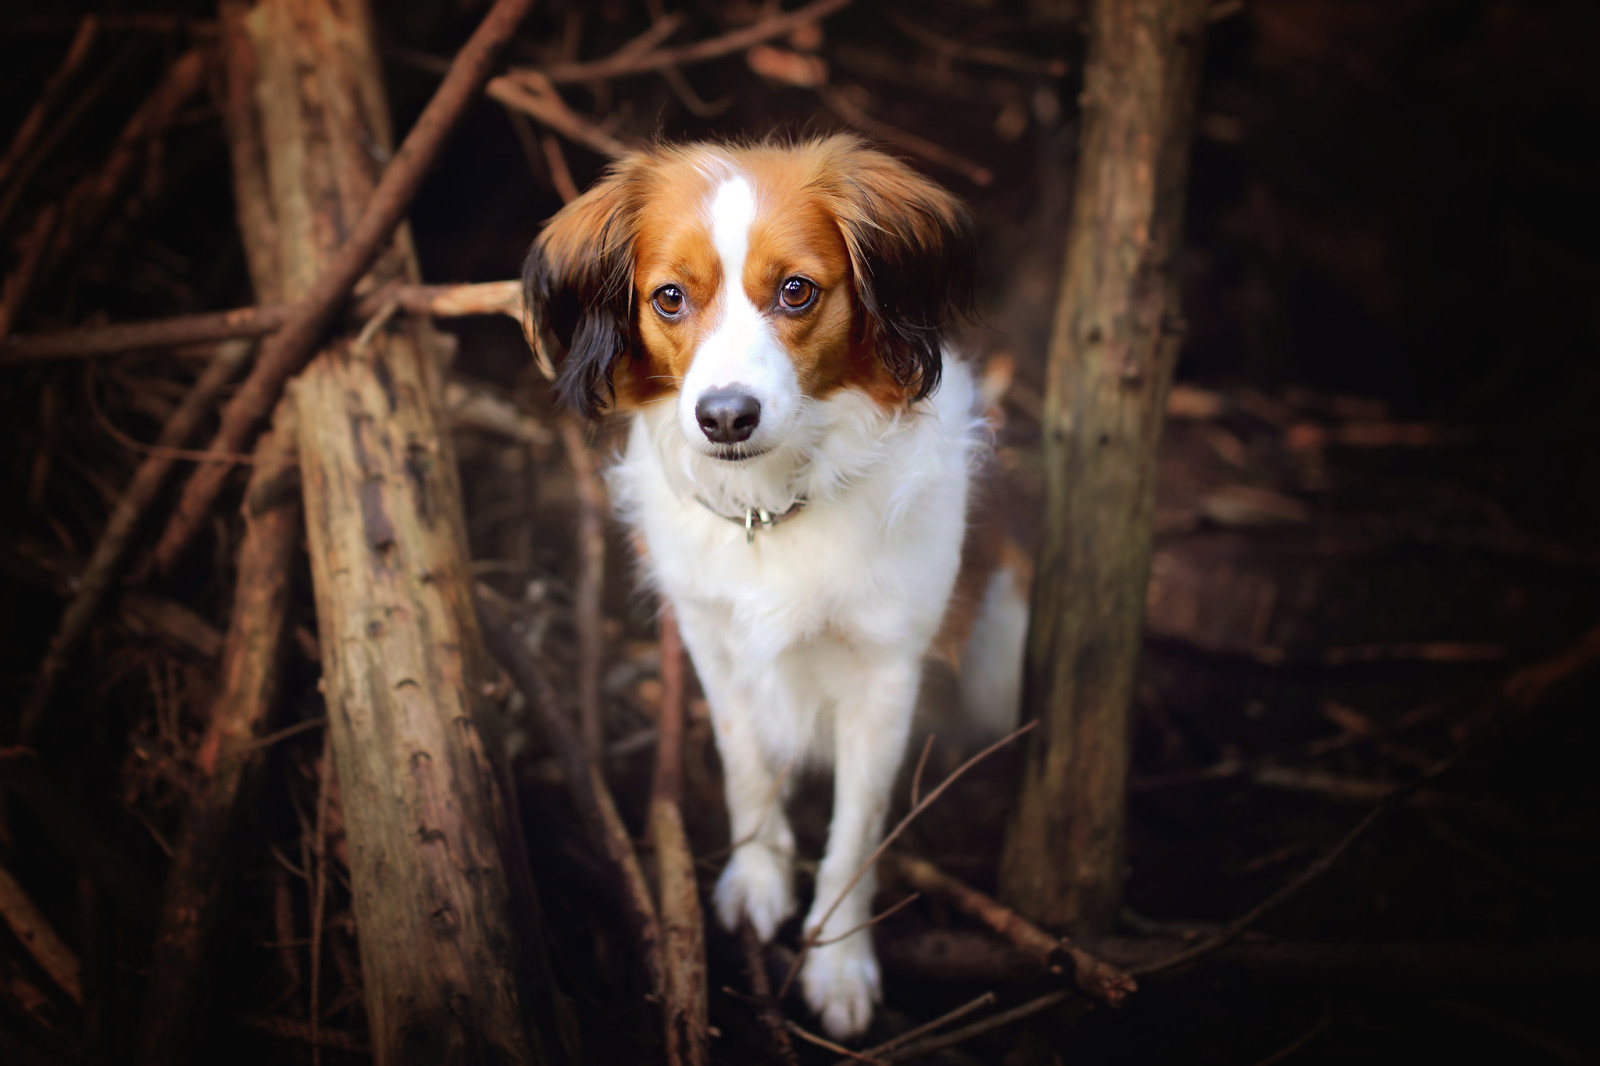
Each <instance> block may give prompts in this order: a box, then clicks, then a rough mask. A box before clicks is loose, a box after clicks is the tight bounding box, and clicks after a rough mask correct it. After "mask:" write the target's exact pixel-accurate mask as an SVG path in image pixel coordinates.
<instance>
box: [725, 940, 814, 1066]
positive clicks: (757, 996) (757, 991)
mask: <svg viewBox="0 0 1600 1066" xmlns="http://www.w3.org/2000/svg"><path fill="white" fill-rule="evenodd" d="M739 946H740V948H741V949H743V951H744V968H745V971H746V972H747V973H748V974H749V975H750V992H751V994H752V996H753V998H754V1000H755V1007H756V1017H757V1018H758V1019H760V1021H761V1024H762V1025H764V1026H766V1029H767V1035H769V1036H770V1037H771V1038H772V1046H773V1047H774V1048H775V1049H777V1052H778V1061H779V1062H780V1063H782V1064H783V1066H800V1056H798V1055H796V1054H795V1052H794V1044H793V1043H791V1042H790V1040H789V1030H788V1029H786V1028H785V1027H784V1024H783V1021H784V1019H783V1011H782V1009H781V1008H779V1006H778V1004H777V1002H776V1001H775V1000H774V999H773V998H772V981H771V979H770V978H769V977H768V976H767V964H766V957H765V954H764V952H763V951H762V943H761V937H760V935H759V934H758V933H757V932H756V930H755V926H753V925H751V924H750V922H749V921H748V920H746V921H743V922H740V923H739Z"/></svg>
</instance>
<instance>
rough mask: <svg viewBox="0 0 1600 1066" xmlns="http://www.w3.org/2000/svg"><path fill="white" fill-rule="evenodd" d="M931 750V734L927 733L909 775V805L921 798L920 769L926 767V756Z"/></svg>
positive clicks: (915, 803)
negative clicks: (915, 765)
mask: <svg viewBox="0 0 1600 1066" xmlns="http://www.w3.org/2000/svg"><path fill="white" fill-rule="evenodd" d="M932 752H933V734H932V733H929V734H928V739H927V741H926V742H924V743H923V745H922V754H921V755H920V756H918V757H917V768H916V770H915V771H914V772H913V773H912V775H911V806H913V807H915V806H916V805H917V801H918V800H920V799H921V798H922V771H924V770H926V769H927V768H928V756H929V755H930V754H932Z"/></svg>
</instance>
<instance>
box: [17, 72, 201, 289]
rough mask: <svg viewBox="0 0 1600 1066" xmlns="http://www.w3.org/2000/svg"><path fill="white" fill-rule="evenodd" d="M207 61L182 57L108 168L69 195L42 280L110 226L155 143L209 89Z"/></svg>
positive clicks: (128, 129) (125, 133) (127, 129)
mask: <svg viewBox="0 0 1600 1066" xmlns="http://www.w3.org/2000/svg"><path fill="white" fill-rule="evenodd" d="M207 56H208V51H207V50H205V49H200V48H194V49H191V50H189V51H188V52H185V53H184V54H183V55H181V56H179V57H178V59H177V60H176V61H174V62H173V64H172V66H171V67H169V68H168V69H167V71H166V73H165V74H163V75H162V77H161V80H160V81H159V82H158V83H157V84H156V87H155V88H154V89H152V90H151V92H150V95H149V96H148V97H147V98H146V99H145V100H144V102H143V103H141V104H140V105H139V109H138V110H137V111H135V112H134V113H133V116H132V117H131V118H130V119H129V120H128V123H127V125H126V126H124V127H123V129H122V133H121V134H120V135H119V136H118V137H117V140H116V143H115V144H113V145H112V148H111V152H110V155H109V156H107V158H106V160H105V162H103V163H101V164H100V166H99V167H97V168H96V169H95V171H94V173H92V174H90V175H88V176H87V177H85V178H83V179H82V180H81V181H79V182H78V184H77V185H75V186H73V188H72V191H71V192H69V193H68V194H67V196H66V199H65V200H64V201H63V202H62V208H61V221H62V225H61V227H60V229H59V230H57V232H56V235H55V239H54V240H53V241H51V243H50V251H49V254H48V255H47V257H46V259H45V262H44V266H43V268H42V270H41V277H42V278H48V277H49V276H50V275H52V274H53V273H54V272H55V271H56V270H57V269H59V268H60V267H62V266H63V265H64V264H65V263H66V262H67V261H68V259H70V258H71V256H72V253H73V252H75V251H76V250H77V249H78V248H79V247H80V246H81V245H82V244H84V243H85V242H86V241H88V240H90V239H91V238H93V236H94V235H95V233H96V232H97V231H98V230H99V229H100V227H101V226H102V225H103V224H104V223H105V221H106V218H107V216H108V215H109V214H110V212H111V209H112V207H113V206H114V205H115V204H116V203H117V202H118V197H120V196H121V194H122V192H123V190H124V189H125V188H126V187H127V184H128V182H129V181H131V180H132V179H133V176H134V174H135V171H136V168H137V165H138V163H139V160H140V159H141V158H143V156H144V153H145V152H146V151H147V149H148V145H149V143H150V140H151V138H153V137H156V136H158V135H159V134H161V133H162V132H163V131H164V130H165V129H167V127H169V126H170V125H172V122H173V120H174V119H175V118H176V117H177V115H178V114H179V112H180V111H182V110H183V108H184V107H186V106H187V105H188V103H189V101H190V99H192V98H193V97H194V96H195V95H197V94H198V93H199V92H200V90H201V89H202V88H204V86H205V76H206V67H207Z"/></svg>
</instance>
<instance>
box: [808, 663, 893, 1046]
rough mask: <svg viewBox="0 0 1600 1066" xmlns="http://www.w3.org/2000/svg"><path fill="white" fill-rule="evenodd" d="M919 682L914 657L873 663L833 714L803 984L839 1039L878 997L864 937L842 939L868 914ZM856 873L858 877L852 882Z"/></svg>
mask: <svg viewBox="0 0 1600 1066" xmlns="http://www.w3.org/2000/svg"><path fill="white" fill-rule="evenodd" d="M920 678H921V666H920V663H919V661H918V660H917V659H915V658H910V659H897V660H895V661H890V662H887V663H878V664H873V665H872V666H870V667H869V668H868V669H867V670H866V671H865V674H864V676H863V677H862V678H861V684H860V685H859V686H858V687H855V688H854V689H853V690H852V695H850V697H849V698H847V699H842V700H840V701H839V704H838V706H837V709H836V718H835V720H834V745H835V752H834V760H835V761H834V786H833V824H832V825H831V826H830V827H829V829H828V849H827V853H826V854H825V855H824V856H823V859H822V865H821V867H820V868H819V869H818V871H817V895H816V899H815V900H814V901H813V903H812V905H811V913H810V914H809V915H808V916H807V917H806V922H805V929H806V933H807V934H808V935H811V934H812V933H813V932H815V935H816V942H817V944H818V946H816V947H813V948H812V949H811V951H810V954H809V956H808V957H807V959H806V963H805V969H804V970H803V971H802V973H801V982H802V984H803V986H804V988H805V994H806V1001H807V1002H808V1003H810V1004H811V1008H812V1009H813V1010H815V1011H816V1012H817V1013H818V1014H819V1015H821V1017H822V1024H823V1027H824V1028H826V1029H827V1030H828V1032H829V1033H831V1034H832V1035H833V1036H835V1037H839V1038H847V1037H853V1036H859V1035H860V1034H861V1033H863V1032H864V1031H865V1030H866V1028H867V1024H868V1023H869V1022H871V1021H872V1008H873V1004H874V1003H876V1002H877V1001H878V999H879V979H878V959H877V956H876V954H875V953H874V952H873V948H872V931H871V930H870V929H858V930H857V931H856V932H854V933H850V935H848V936H843V934H845V933H849V931H850V930H852V929H857V927H858V926H860V925H861V924H862V923H864V922H866V921H867V919H868V918H869V917H870V916H871V908H872V895H873V891H874V890H875V888H876V886H877V874H876V871H875V870H873V869H866V870H865V872H862V871H863V867H864V866H866V864H867V862H868V860H869V858H870V857H871V855H872V853H873V851H875V850H876V849H877V847H878V844H879V842H880V841H881V840H882V838H883V819H884V814H885V812H886V811H887V810H888V806H889V792H890V789H891V788H892V787H893V785H894V779H895V774H896V773H897V772H898V771H899V769H900V761H901V759H902V758H903V757H904V755H905V745H906V737H907V734H908V733H909V732H910V728H911V715H912V710H913V707H914V705H915V703H916V698H917V685H918V682H919V680H920ZM858 873H860V874H861V876H860V879H859V880H855V884H854V885H851V881H852V880H853V879H855V878H856V875H857V874H858ZM830 912H831V913H830ZM819 926H820V929H819ZM841 936H843V939H836V938H839V937H841ZM830 941H832V942H830Z"/></svg>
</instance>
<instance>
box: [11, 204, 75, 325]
mask: <svg viewBox="0 0 1600 1066" xmlns="http://www.w3.org/2000/svg"><path fill="white" fill-rule="evenodd" d="M60 216H61V212H60V210H59V209H58V208H57V207H56V205H55V204H46V205H45V207H44V210H42V211H40V212H39V217H38V218H36V219H34V220H33V229H31V230H29V231H28V235H27V236H26V237H24V238H23V239H22V254H21V255H19V256H18V257H17V265H16V266H15V267H13V268H12V270H11V273H9V274H7V275H6V280H5V284H4V286H0V337H4V336H5V335H6V334H8V333H10V332H11V325H12V323H14V322H16V320H17V316H18V315H19V314H21V312H22V308H23V306H24V305H25V304H26V303H27V300H28V293H29V292H30V291H31V290H32V289H33V279H34V277H35V276H36V275H37V274H38V272H39V263H40V262H41V261H42V260H43V259H44V250H45V248H47V247H49V244H50V238H51V237H53V236H54V235H55V232H56V221H57V219H59V218H60Z"/></svg>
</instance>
